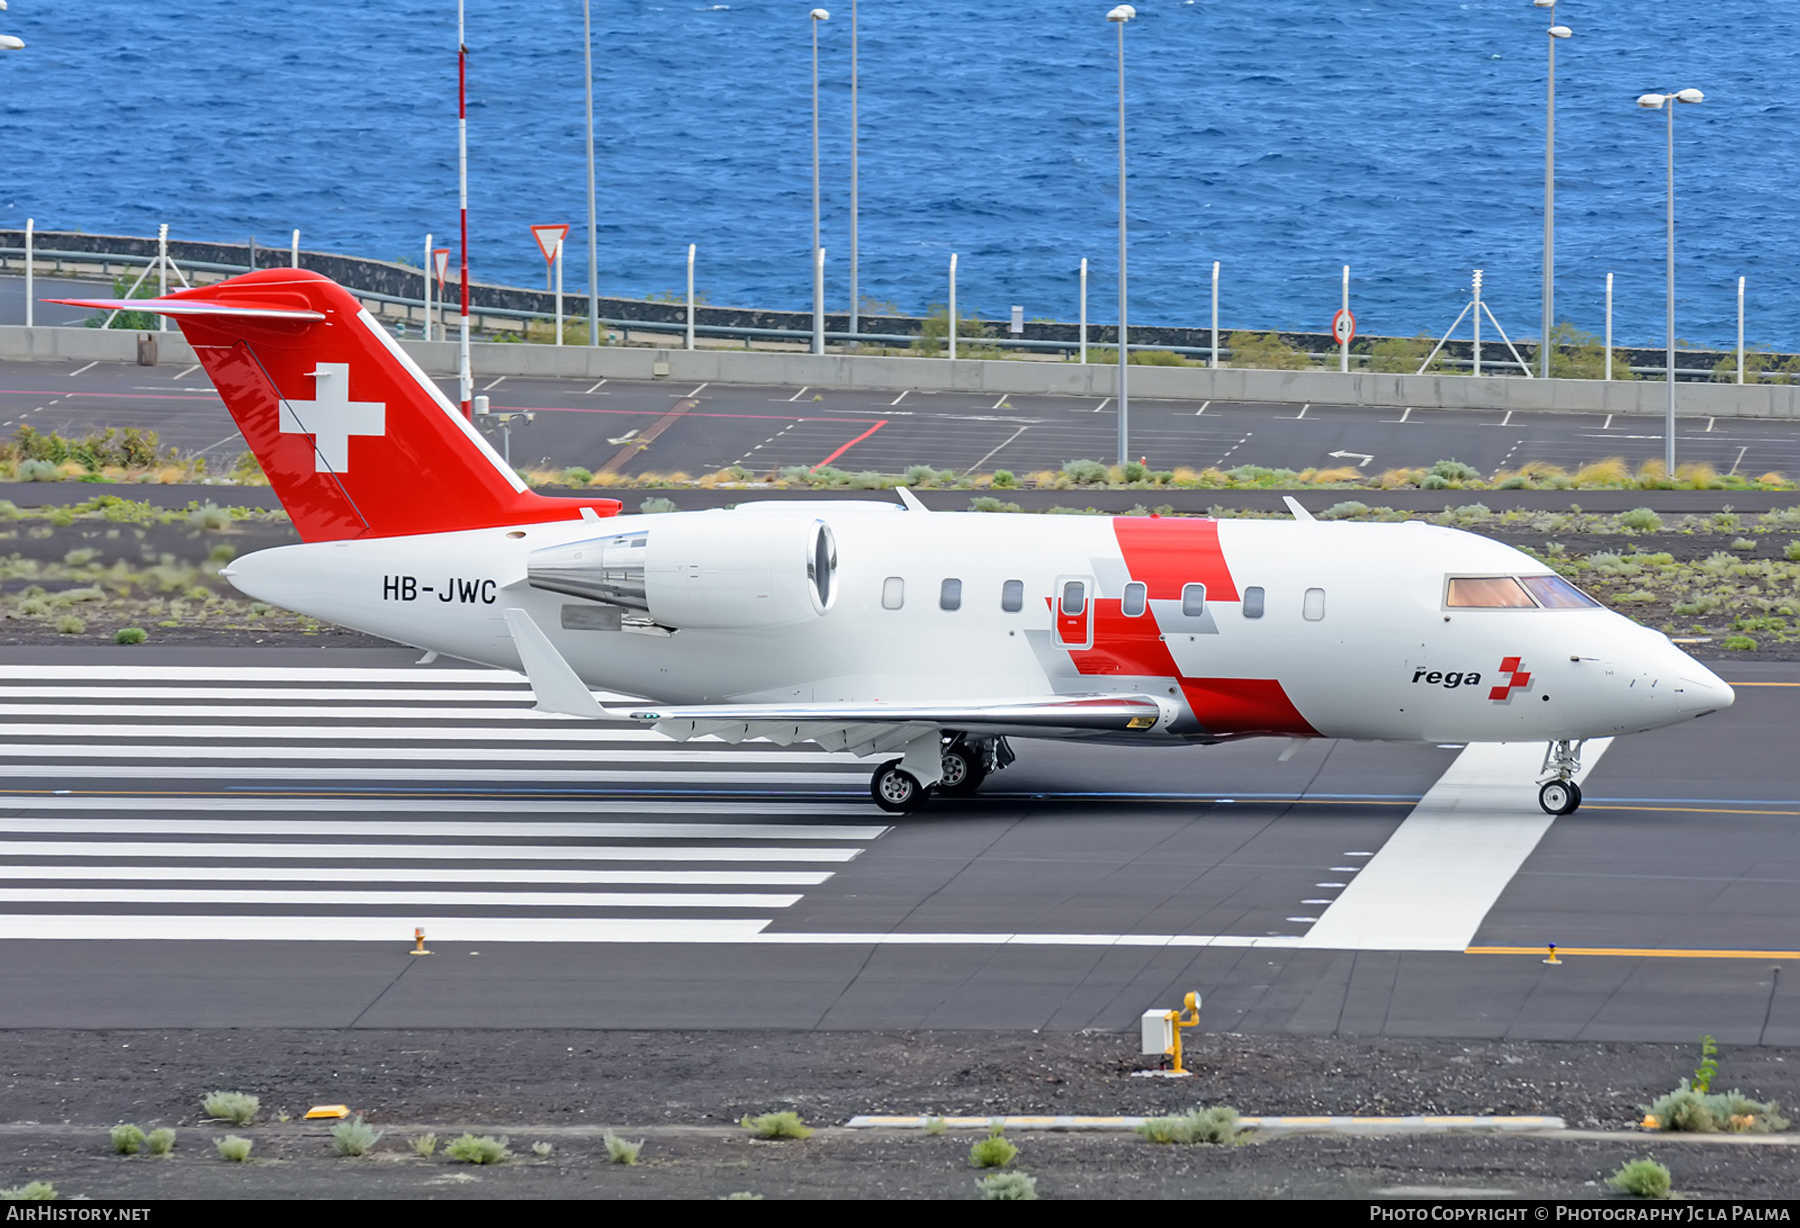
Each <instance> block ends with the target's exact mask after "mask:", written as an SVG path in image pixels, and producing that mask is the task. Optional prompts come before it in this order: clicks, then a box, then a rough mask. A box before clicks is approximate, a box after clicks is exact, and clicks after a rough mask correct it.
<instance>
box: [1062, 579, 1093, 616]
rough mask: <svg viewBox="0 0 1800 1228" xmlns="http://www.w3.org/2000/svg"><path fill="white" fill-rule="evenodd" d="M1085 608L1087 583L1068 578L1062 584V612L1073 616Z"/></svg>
mask: <svg viewBox="0 0 1800 1228" xmlns="http://www.w3.org/2000/svg"><path fill="white" fill-rule="evenodd" d="M1086 609H1087V585H1085V584H1083V583H1082V582H1081V581H1080V580H1070V581H1069V582H1068V583H1067V584H1065V585H1063V595H1062V612H1063V613H1064V614H1067V615H1069V616H1070V617H1074V616H1075V615H1077V614H1080V613H1082V612H1083V611H1085V610H1086Z"/></svg>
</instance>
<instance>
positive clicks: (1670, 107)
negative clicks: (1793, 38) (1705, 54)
mask: <svg viewBox="0 0 1800 1228" xmlns="http://www.w3.org/2000/svg"><path fill="white" fill-rule="evenodd" d="M1705 99H1706V95H1705V94H1702V93H1701V92H1700V91H1699V90H1696V89H1685V90H1677V91H1675V92H1674V93H1673V94H1644V95H1642V96H1641V97H1639V98H1638V100H1637V104H1638V106H1640V107H1644V108H1645V109H1647V110H1651V111H1667V112H1668V113H1669V124H1668V131H1669V135H1668V168H1669V205H1668V252H1667V254H1666V256H1665V261H1666V264H1667V272H1668V287H1667V292H1668V305H1667V307H1668V317H1667V319H1666V321H1665V326H1666V328H1667V331H1668V356H1667V359H1666V366H1665V368H1664V374H1665V375H1666V377H1667V382H1668V385H1669V409H1668V414H1667V416H1666V417H1665V419H1664V423H1663V432H1664V433H1663V466H1664V468H1665V469H1666V470H1667V472H1668V476H1669V477H1671V478H1673V477H1674V476H1675V104H1676V103H1678V102H1703V101H1705Z"/></svg>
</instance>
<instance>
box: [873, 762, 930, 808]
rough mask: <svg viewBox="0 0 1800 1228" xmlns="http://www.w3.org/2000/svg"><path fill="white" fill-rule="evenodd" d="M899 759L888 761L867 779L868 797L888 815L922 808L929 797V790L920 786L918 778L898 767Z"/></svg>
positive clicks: (927, 787)
mask: <svg viewBox="0 0 1800 1228" xmlns="http://www.w3.org/2000/svg"><path fill="white" fill-rule="evenodd" d="M900 763H901V761H900V760H899V759H890V760H888V761H887V762H886V763H884V764H882V765H881V766H880V767H878V768H876V769H875V774H874V775H873V776H871V777H870V778H869V796H870V797H873V798H874V799H875V804H876V805H877V806H880V807H881V808H882V809H883V810H885V811H887V812H888V813H890V814H907V813H910V812H911V811H914V810H917V809H918V808H919V807H920V806H923V805H924V804H925V802H926V800H927V799H928V798H930V796H931V788H930V787H929V786H927V785H921V784H920V783H919V779H918V777H916V776H914V775H913V774H912V773H911V772H908V771H904V770H902V769H901V767H900Z"/></svg>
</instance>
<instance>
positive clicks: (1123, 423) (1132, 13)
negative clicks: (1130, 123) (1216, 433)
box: [1106, 4, 1137, 465]
mask: <svg viewBox="0 0 1800 1228" xmlns="http://www.w3.org/2000/svg"><path fill="white" fill-rule="evenodd" d="M1136 16H1137V10H1136V9H1134V8H1132V7H1131V6H1130V5H1129V4H1121V5H1119V6H1118V7H1117V8H1115V9H1113V10H1112V11H1111V12H1110V13H1108V14H1107V15H1106V20H1108V21H1110V22H1112V23H1114V24H1115V25H1117V26H1118V27H1119V464H1120V465H1124V464H1125V463H1126V462H1127V461H1129V460H1130V459H1131V441H1130V436H1131V424H1130V421H1129V419H1128V415H1129V412H1130V410H1129V402H1128V400H1127V395H1128V394H1127V389H1126V386H1125V383H1126V375H1125V368H1126V363H1127V361H1128V355H1127V351H1126V347H1125V23H1126V22H1128V21H1130V20H1131V19H1132V18H1134V17H1136Z"/></svg>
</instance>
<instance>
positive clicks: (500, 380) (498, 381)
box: [482, 375, 506, 392]
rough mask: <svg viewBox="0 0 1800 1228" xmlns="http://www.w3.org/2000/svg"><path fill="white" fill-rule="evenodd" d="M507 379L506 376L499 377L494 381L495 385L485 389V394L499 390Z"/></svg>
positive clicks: (492, 384)
mask: <svg viewBox="0 0 1800 1228" xmlns="http://www.w3.org/2000/svg"><path fill="white" fill-rule="evenodd" d="M505 379H506V377H505V376H504V375H502V376H500V377H498V378H497V379H495V380H494V382H493V383H491V384H489V385H488V386H487V387H486V388H483V389H482V391H483V392H491V391H493V390H494V389H495V388H498V387H499V386H500V385H501V383H502V382H504V381H505Z"/></svg>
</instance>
